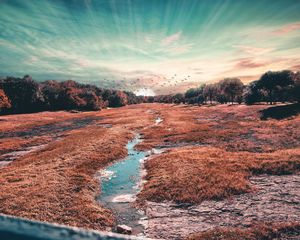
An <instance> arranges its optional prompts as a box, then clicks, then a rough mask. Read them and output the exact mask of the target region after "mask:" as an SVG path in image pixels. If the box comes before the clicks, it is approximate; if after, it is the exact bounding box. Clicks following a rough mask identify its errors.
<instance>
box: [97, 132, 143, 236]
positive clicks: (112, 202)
mask: <svg viewBox="0 0 300 240" xmlns="http://www.w3.org/2000/svg"><path fill="white" fill-rule="evenodd" d="M141 141H142V140H141V138H140V135H136V136H135V138H134V139H133V140H131V141H130V142H128V144H127V145H126V148H127V150H128V156H127V157H126V158H125V159H123V160H121V161H118V162H116V163H114V164H112V165H111V166H109V167H107V168H105V169H104V170H102V171H100V178H101V182H102V184H101V195H100V196H99V197H98V199H97V200H99V201H100V202H101V203H102V204H104V206H105V207H107V208H109V209H111V210H112V211H113V212H114V214H115V216H116V218H117V224H118V225H120V224H125V225H127V226H129V227H131V228H132V234H134V235H139V234H142V233H143V226H142V225H141V224H140V223H139V221H140V219H141V218H142V217H143V216H144V213H143V211H141V210H138V209H137V208H135V207H134V206H133V202H134V201H135V196H136V194H137V193H138V191H139V190H140V185H141V178H142V171H141V170H142V169H141V167H142V162H143V161H144V159H145V158H146V157H147V156H149V152H148V151H147V152H143V151H136V150H135V149H134V147H135V146H136V145H137V144H138V143H139V142H141Z"/></svg>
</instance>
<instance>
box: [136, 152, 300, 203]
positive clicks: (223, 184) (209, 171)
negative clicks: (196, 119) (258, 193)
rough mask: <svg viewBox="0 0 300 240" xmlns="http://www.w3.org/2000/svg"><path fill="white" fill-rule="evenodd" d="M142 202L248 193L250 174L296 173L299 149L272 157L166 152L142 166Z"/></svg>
mask: <svg viewBox="0 0 300 240" xmlns="http://www.w3.org/2000/svg"><path fill="white" fill-rule="evenodd" d="M145 167H146V169H147V176H146V180H148V181H147V182H146V183H145V185H144V188H143V191H142V192H141V193H140V195H139V197H140V199H142V200H151V201H159V202H160V201H163V200H172V201H176V202H192V203H200V202H201V201H203V200H208V199H222V198H224V197H229V196H232V195H235V194H240V193H245V192H249V191H252V190H253V189H252V188H251V186H250V183H249V181H248V177H249V176H251V175H252V174H258V173H259V174H261V173H266V174H289V173H294V172H297V171H299V169H300V148H297V149H288V150H278V151H275V152H272V153H249V152H228V151H224V150H221V149H219V148H213V147H185V148H177V149H174V150H170V151H168V152H166V153H164V154H161V155H159V156H157V157H154V158H152V159H151V160H149V161H147V162H146V163H145Z"/></svg>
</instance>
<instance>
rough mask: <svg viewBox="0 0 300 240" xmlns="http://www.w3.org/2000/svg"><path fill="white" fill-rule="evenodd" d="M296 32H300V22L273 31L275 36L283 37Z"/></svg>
mask: <svg viewBox="0 0 300 240" xmlns="http://www.w3.org/2000/svg"><path fill="white" fill-rule="evenodd" d="M296 30H300V22H295V23H291V24H288V25H285V26H283V27H281V28H279V29H277V30H275V31H273V34H275V35H278V36H282V35H286V34H289V33H291V32H293V31H296Z"/></svg>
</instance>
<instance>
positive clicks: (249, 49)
mask: <svg viewBox="0 0 300 240" xmlns="http://www.w3.org/2000/svg"><path fill="white" fill-rule="evenodd" d="M235 47H236V48H238V49H239V50H241V51H243V52H244V53H247V54H252V55H262V54H266V53H270V52H272V51H273V50H274V48H260V47H252V46H245V45H236V46H235Z"/></svg>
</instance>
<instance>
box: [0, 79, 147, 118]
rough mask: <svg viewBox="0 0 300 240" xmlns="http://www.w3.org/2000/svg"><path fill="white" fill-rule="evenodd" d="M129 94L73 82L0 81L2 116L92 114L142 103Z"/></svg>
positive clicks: (141, 100) (0, 108)
mask: <svg viewBox="0 0 300 240" xmlns="http://www.w3.org/2000/svg"><path fill="white" fill-rule="evenodd" d="M143 101H144V99H143V97H138V96H136V95H135V94H133V93H131V92H126V91H119V90H112V89H102V88H98V87H96V86H94V85H89V84H80V83H77V82H75V81H72V80H68V81H64V82H58V81H55V80H49V81H45V82H41V83H38V82H36V81H34V80H33V79H32V78H31V77H30V76H28V75H26V76H24V77H23V78H15V77H6V78H2V79H0V111H1V113H30V112H39V111H57V110H83V111H89V110H92V111H95V110H100V109H101V108H106V107H121V106H125V105H127V104H136V103H141V102H143Z"/></svg>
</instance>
